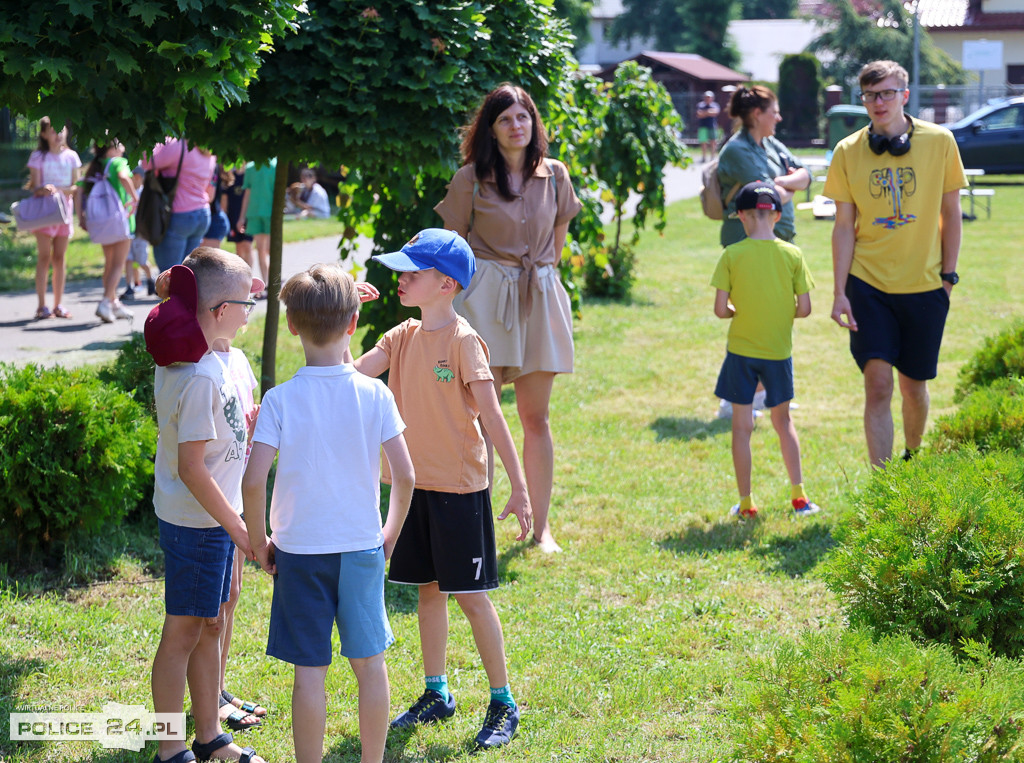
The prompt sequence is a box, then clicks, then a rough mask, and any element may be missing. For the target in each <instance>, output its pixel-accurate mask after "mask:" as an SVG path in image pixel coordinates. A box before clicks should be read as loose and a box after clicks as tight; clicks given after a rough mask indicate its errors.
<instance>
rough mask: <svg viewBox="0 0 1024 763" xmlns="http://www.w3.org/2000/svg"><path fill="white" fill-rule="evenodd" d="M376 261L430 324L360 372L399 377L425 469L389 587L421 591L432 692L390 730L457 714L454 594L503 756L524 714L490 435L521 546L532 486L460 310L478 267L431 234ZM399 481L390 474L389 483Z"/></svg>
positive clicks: (397, 336) (449, 237) (395, 388)
mask: <svg viewBox="0 0 1024 763" xmlns="http://www.w3.org/2000/svg"><path fill="white" fill-rule="evenodd" d="M375 259H377V260H379V261H380V262H381V263H382V264H384V265H386V266H387V267H389V268H391V269H392V270H397V271H399V277H398V298H399V300H400V301H401V303H402V304H403V305H405V306H406V307H418V308H419V309H420V316H421V319H420V320H415V319H409V320H407V321H405V322H404V323H401V324H399V325H398V326H396V327H395V328H393V329H391V330H390V331H388V332H387V333H386V334H385V335H384V336H383V337H382V338H381V340H380V341H379V342H377V345H376V346H375V347H374V348H373V349H372V350H370V351H369V352H367V353H366V354H364V355H363V356H362V357H360V358H359V359H358V360H356V361H355V367H356V369H357V370H359V371H361V372H362V373H364V374H367V375H369V376H379V375H380V374H382V373H384V371H389V373H388V387H389V388H390V389H391V391H392V392H393V393H394V396H395V402H396V403H397V404H398V410H399V412H400V413H401V415H402V418H403V419H404V420H405V423H406V425H407V429H406V430H405V437H406V441H407V442H408V444H409V453H410V454H411V456H412V463H413V466H414V467H415V469H416V489H415V490H414V491H413V497H412V504H411V506H410V508H409V517H408V519H407V520H406V522H405V527H404V529H403V530H402V534H401V535H400V536H399V537H398V542H397V543H396V544H395V552H394V555H393V556H392V557H391V569H390V571H389V574H388V580H390V581H391V582H392V583H400V584H405V585H415V586H418V589H419V606H418V611H419V626H420V644H421V648H422V650H423V669H424V674H425V683H426V689H425V691H424V693H423V695H422V696H421V697H420V698H419V699H418V700H417V701H416V702H415V703H414V704H413V705H412V707H410V708H409V709H408V710H407V711H406V712H404V713H402V714H401V715H399V716H398V717H397V718H395V719H394V720H393V721H392V722H391V727H392V728H410V727H413V726H417V725H420V724H424V723H433V722H436V721H440V720H444V719H445V718H449V717H451V716H452V715H453V714H454V713H455V698H454V697H453V696H452V693H451V691H449V689H448V677H447V676H446V675H445V651H446V645H447V641H448V595H449V594H451V595H452V596H454V597H455V600H456V601H457V602H458V603H459V606H460V607H461V608H462V611H463V612H464V613H465V615H466V618H467V619H468V620H469V624H470V626H471V627H472V629H473V639H474V641H475V642H476V646H477V650H478V651H479V653H480V658H481V661H482V662H483V665H484V671H485V672H486V673H487V679H488V682H489V683H490V686H491V697H490V704H489V706H488V709H487V714H486V717H485V720H484V724H483V728H482V729H481V730H480V733H479V734H477V737H476V744H477V747H480V748H489V747H498V746H500V745H503V744H507V743H508V742H510V741H511V740H512V736H513V735H514V734H515V732H516V728H517V727H518V725H519V709H518V707H517V706H516V703H515V700H514V699H513V698H512V692H511V689H510V688H509V683H508V671H507V668H506V662H505V642H504V637H503V635H502V631H501V621H500V619H499V618H498V613H497V611H496V610H495V609H494V604H492V603H491V600H490V597H489V596H488V595H487V592H488V591H490V590H494V589H495V588H497V587H498V560H497V552H496V549H495V542H494V522H493V521H492V519H491V491H490V485H489V480H488V476H487V451H486V449H485V447H484V440H483V435H482V434H481V431H480V425H481V424H482V425H483V426H484V427H485V428H486V429H487V433H488V434H489V435H490V436H491V440H492V441H493V442H494V449H495V450H496V451H497V452H498V455H499V456H500V457H501V462H502V464H503V465H504V466H505V471H506V472H507V473H508V478H509V482H510V483H511V485H512V495H511V497H510V498H509V500H508V503H507V504H506V505H505V509H504V511H502V513H501V514H500V515H499V516H498V519H499V520H500V519H505V518H506V517H507V516H508V515H509V514H515V515H516V517H517V518H518V519H519V526H520V530H521V532H520V533H519V536H518V538H517V540H523V539H525V538H526V536H527V533H528V532H529V531H530V521H531V517H532V514H531V510H530V501H529V498H528V495H527V491H526V478H525V477H524V476H523V471H522V468H521V467H520V464H519V457H518V455H517V454H516V448H515V444H514V443H513V442H512V435H511V434H510V433H509V431H508V425H507V424H506V423H505V419H504V417H503V416H502V413H501V407H500V405H499V404H498V397H497V395H496V394H495V392H494V381H493V378H492V375H491V369H490V366H489V365H488V362H487V359H488V355H487V346H486V345H485V344H484V342H483V340H482V339H481V338H480V337H479V336H478V335H477V333H476V332H475V331H474V330H473V328H472V327H471V326H470V325H469V324H468V323H467V322H466V320H465V319H464V318H462V317H460V316H459V315H458V314H456V312H455V309H454V308H453V307H452V300H453V299H454V298H455V295H456V294H458V293H459V292H460V291H461V290H462V289H463V288H465V287H467V286H469V282H470V280H471V279H472V277H473V273H474V272H475V270H476V260H475V258H474V257H473V250H472V249H470V248H469V244H467V243H466V241H465V239H463V238H462V236H460V235H458V234H457V233H454V232H453V231H448V230H441V229H440V228H428V229H427V230H423V231H420V232H419V233H417V234H416V235H415V236H414V237H413V238H412V240H411V241H409V243H407V244H406V245H405V246H403V247H402V250H401V251H399V252H393V253H391V254H382V255H378V256H377V257H375ZM389 369H390V370H389ZM389 476H390V475H389V473H388V472H387V471H385V473H384V481H385V482H387V481H388V480H389Z"/></svg>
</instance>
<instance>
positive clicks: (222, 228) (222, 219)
mask: <svg viewBox="0 0 1024 763" xmlns="http://www.w3.org/2000/svg"><path fill="white" fill-rule="evenodd" d="M230 229H231V225H230V224H229V223H228V216H227V214H226V213H225V212H224V210H223V209H219V208H218V209H217V211H216V212H213V211H212V210H211V214H210V227H209V228H207V229H206V233H204V234H203V238H213V239H217V241H223V240H224V237H225V236H227V235H228V231H229V230H230Z"/></svg>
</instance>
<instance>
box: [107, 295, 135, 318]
mask: <svg viewBox="0 0 1024 763" xmlns="http://www.w3.org/2000/svg"><path fill="white" fill-rule="evenodd" d="M112 309H113V313H114V315H115V316H116V317H117V318H123V319H124V320H126V321H131V320H134V319H135V313H133V312H132V311H131V310H129V309H128V308H127V307H125V306H124V305H122V304H121V300H119V299H115V300H114V304H113V306H112Z"/></svg>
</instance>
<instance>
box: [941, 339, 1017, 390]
mask: <svg viewBox="0 0 1024 763" xmlns="http://www.w3.org/2000/svg"><path fill="white" fill-rule="evenodd" d="M1007 376H1024V321H1017V322H1016V323H1014V324H1013V325H1011V326H1009V327H1008V328H1006V329H1004V330H1003V331H1001V332H1000V333H999V334H996V335H995V336H990V337H988V338H987V339H986V340H985V342H984V344H982V346H981V349H980V350H978V351H977V352H976V353H975V354H974V357H973V358H971V359H970V360H969V361H968V362H967V364H966V365H964V367H963V368H961V369H960V375H959V379H958V380H957V383H956V392H955V394H954V400H956V401H957V402H959V401H960V400H963V399H964V397H966V396H967V394H968V393H969V392H970V391H971V390H973V389H975V388H976V387H986V386H988V385H989V384H991V383H992V382H994V381H995V380H996V379H1003V378H1006V377H1007Z"/></svg>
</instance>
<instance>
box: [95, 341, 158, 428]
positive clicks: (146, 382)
mask: <svg viewBox="0 0 1024 763" xmlns="http://www.w3.org/2000/svg"><path fill="white" fill-rule="evenodd" d="M155 374H156V364H155V363H154V362H153V356H152V355H150V354H149V353H148V352H147V351H146V338H145V336H143V334H142V332H138V331H137V332H135V333H133V334H132V338H131V339H130V340H129V341H127V342H125V343H124V344H123V345H121V349H120V350H118V352H117V358H116V359H115V360H114V362H113V363H111V364H110V365H108V366H104V367H103V368H101V369H100V370H99V372H98V373H97V374H96V375H97V376H98V377H99V380H100V381H102V382H106V383H108V384H113V385H115V386H116V387H117V388H118V389H120V390H123V391H125V392H127V393H128V394H129V395H131V396H132V398H133V399H134V400H135V402H137V403H138V404H139V405H141V406H142V407H143V408H144V409H145V410H146V411H147V412H148V413H149V415H150V416H151V417H152V418H153V421H156V399H155V397H154V395H153V381H154V378H155Z"/></svg>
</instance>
